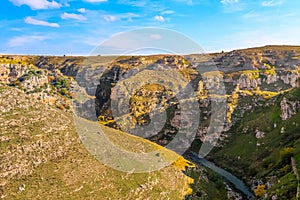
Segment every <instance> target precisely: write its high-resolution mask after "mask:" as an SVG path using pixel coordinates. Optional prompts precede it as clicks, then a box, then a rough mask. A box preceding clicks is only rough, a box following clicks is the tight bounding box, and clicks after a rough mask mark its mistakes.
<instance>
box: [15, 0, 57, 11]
mask: <svg viewBox="0 0 300 200" xmlns="http://www.w3.org/2000/svg"><path fill="white" fill-rule="evenodd" d="M9 1H10V2H12V3H13V4H14V5H15V6H21V5H27V6H29V7H30V8H31V9H32V10H42V9H51V8H60V7H61V4H59V3H57V2H56V1H53V0H52V1H51V2H50V1H47V0H9Z"/></svg>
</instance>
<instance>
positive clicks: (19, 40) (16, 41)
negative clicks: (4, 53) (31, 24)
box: [8, 35, 48, 47]
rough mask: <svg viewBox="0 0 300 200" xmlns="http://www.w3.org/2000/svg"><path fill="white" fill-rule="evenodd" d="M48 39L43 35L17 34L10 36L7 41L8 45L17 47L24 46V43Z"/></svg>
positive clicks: (28, 43)
mask: <svg viewBox="0 0 300 200" xmlns="http://www.w3.org/2000/svg"><path fill="white" fill-rule="evenodd" d="M46 39H48V38H47V37H45V36H37V35H23V36H18V37H15V38H12V39H11V40H9V41H8V46H9V47H19V46H25V45H30V44H33V43H36V42H40V41H44V40H46Z"/></svg>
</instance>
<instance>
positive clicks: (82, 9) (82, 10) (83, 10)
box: [77, 8, 86, 13]
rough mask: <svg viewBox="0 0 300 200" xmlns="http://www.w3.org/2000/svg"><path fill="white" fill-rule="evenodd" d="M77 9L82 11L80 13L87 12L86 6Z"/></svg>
mask: <svg viewBox="0 0 300 200" xmlns="http://www.w3.org/2000/svg"><path fill="white" fill-rule="evenodd" d="M77 11H78V12H80V13H85V12H86V9H85V8H79V9H78V10H77Z"/></svg>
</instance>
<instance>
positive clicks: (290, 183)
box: [211, 88, 300, 199]
mask: <svg viewBox="0 0 300 200" xmlns="http://www.w3.org/2000/svg"><path fill="white" fill-rule="evenodd" d="M284 96H286V97H287V98H288V99H293V100H299V99H300V89H299V88H298V89H294V90H293V91H291V92H289V93H287V94H285V95H284ZM277 98H278V99H277V100H276V102H275V105H274V106H266V107H261V108H259V109H256V110H253V111H252V112H248V113H246V115H245V117H244V118H243V119H242V120H241V121H240V122H239V123H238V124H237V125H236V126H235V127H233V128H232V129H231V130H230V133H229V134H230V139H229V142H228V143H226V144H225V146H224V147H223V148H221V149H218V150H216V151H214V152H213V153H212V155H211V157H212V158H213V159H214V160H215V162H216V163H217V164H218V165H220V166H223V167H225V168H228V169H230V170H231V171H233V172H234V173H235V174H237V175H239V176H240V177H244V178H246V179H248V180H249V178H250V177H253V176H255V177H257V178H266V179H268V178H267V177H271V176H276V177H277V178H278V180H280V183H276V184H275V185H274V186H273V187H272V188H271V189H270V190H269V191H268V193H269V194H275V193H277V194H278V195H279V196H278V197H279V199H283V198H292V197H293V196H294V195H295V193H296V192H295V190H296V187H297V181H296V178H295V176H294V174H293V172H292V170H291V163H290V159H289V157H290V155H287V156H286V157H285V156H284V153H283V152H284V150H285V149H286V148H288V147H291V148H293V149H294V151H293V156H295V157H296V160H297V162H298V169H299V157H300V126H299V121H300V112H298V113H297V114H296V115H294V116H292V117H291V118H290V119H288V120H286V121H282V120H281V118H280V113H281V111H280V100H281V99H282V95H281V96H279V97H277ZM272 100H273V99H272ZM274 124H276V125H277V126H276V128H275V127H274ZM282 127H284V129H285V132H284V133H281V129H282ZM244 128H247V129H248V131H247V133H242V130H243V129H244ZM256 129H258V130H260V131H263V132H265V133H266V136H265V137H264V138H262V139H257V138H256V137H255V130H256ZM238 157H240V160H238ZM232 163H235V164H234V165H232Z"/></svg>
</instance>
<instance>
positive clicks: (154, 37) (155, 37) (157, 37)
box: [150, 34, 161, 40]
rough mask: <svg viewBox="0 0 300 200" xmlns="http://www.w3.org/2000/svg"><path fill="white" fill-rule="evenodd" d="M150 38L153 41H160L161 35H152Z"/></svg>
mask: <svg viewBox="0 0 300 200" xmlns="http://www.w3.org/2000/svg"><path fill="white" fill-rule="evenodd" d="M150 38H152V39H155V40H159V39H161V35H159V34H152V35H150Z"/></svg>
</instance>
